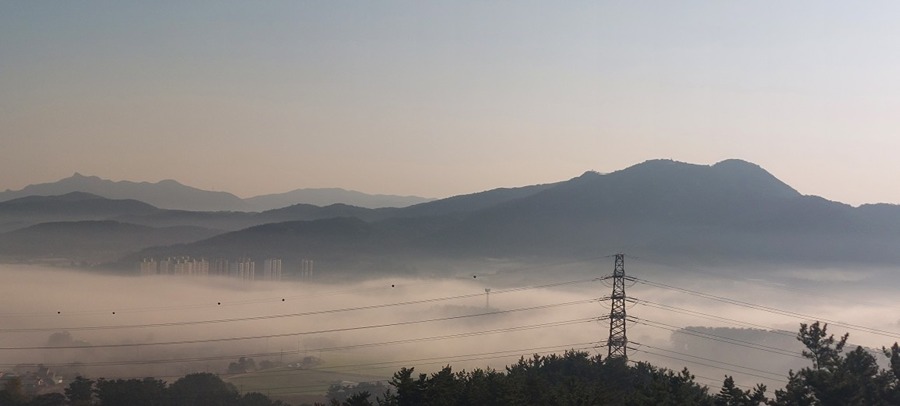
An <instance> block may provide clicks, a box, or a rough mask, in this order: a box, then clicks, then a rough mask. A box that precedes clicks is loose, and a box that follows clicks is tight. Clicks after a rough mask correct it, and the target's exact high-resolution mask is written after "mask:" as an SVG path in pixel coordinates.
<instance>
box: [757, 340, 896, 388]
mask: <svg viewBox="0 0 900 406" xmlns="http://www.w3.org/2000/svg"><path fill="white" fill-rule="evenodd" d="M827 330H828V325H827V324H826V325H820V324H819V322H815V323H813V324H811V325H807V324H801V325H800V332H799V333H798V334H797V340H799V341H800V342H802V343H803V345H804V346H805V347H806V349H805V350H804V351H803V356H804V357H806V358H809V359H810V360H811V361H812V363H813V365H812V367H809V368H804V369H802V370H800V371H799V372H797V373H794V372H793V371H791V372H790V373H789V375H788V384H787V385H786V386H785V388H784V389H781V390H777V391H775V400H773V401H772V402H770V404H771V405H775V406H788V405H790V406H794V405H799V406H807V405H810V406H812V405H816V406H818V405H822V406H831V405H835V406H837V405H841V406H853V405H860V406H864V405H865V406H868V405H897V404H900V385H898V383H900V378H898V373H897V371H898V370H900V348H898V347H897V344H896V343H895V344H894V346H893V347H891V350H888V349H884V351H885V355H887V356H888V357H889V358H890V360H891V371H887V370H882V369H879V367H878V363H877V362H876V359H875V356H873V355H872V354H870V353H869V352H868V351H866V350H865V349H864V348H862V347H856V349H854V350H853V351H851V352H849V353H847V354H844V353H843V350H844V346H845V345H846V343H847V338H848V335H847V334H845V335H844V336H842V337H841V338H839V339H835V337H834V335H833V334H831V335H829V334H828V331H827Z"/></svg>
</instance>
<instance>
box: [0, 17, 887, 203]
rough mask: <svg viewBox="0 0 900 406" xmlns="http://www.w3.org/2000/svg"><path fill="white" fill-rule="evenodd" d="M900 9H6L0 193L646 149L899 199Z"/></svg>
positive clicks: (562, 159)
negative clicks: (86, 179)
mask: <svg viewBox="0 0 900 406" xmlns="http://www.w3.org/2000/svg"><path fill="white" fill-rule="evenodd" d="M898 15H900V3H896V2H886V1H885V2H880V1H876V2H867V3H846V2H837V1H824V2H811V1H800V2H791V3H783V2H715V1H686V2H677V3H673V2H665V1H652V2H644V3H621V2H604V1H600V2H596V1H590V2H589V1H584V2H582V1H572V2H562V3H560V2H541V1H525V2H474V1H473V2H469V1H462V2H416V1H384V2H369V3H340V2H287V1H285V2H265V3H247V2H217V3H201V2H196V3H179V2H134V3H125V2H99V1H86V2H72V3H56V2H2V3H0V55H3V57H2V58H0V173H2V174H3V175H2V176H0V190H6V189H12V190H18V189H21V188H22V187H24V186H26V185H28V184H36V183H46V182H53V181H56V180H59V179H62V178H65V177H69V176H71V175H72V174H73V173H75V172H79V173H81V174H83V175H88V176H99V177H102V178H105V179H111V180H131V181H149V182H157V181H160V180H163V179H175V180H177V181H179V182H181V183H184V184H186V185H189V186H193V187H197V188H201V189H206V190H218V191H226V192H230V193H234V194H236V195H238V196H240V197H250V196H256V195H262V194H269V193H281V192H286V191H289V190H294V189H299V188H322V187H338V188H344V189H351V190H358V191H361V192H365V193H372V194H393V195H417V196H423V197H430V198H442V197H448V196H453V195H458V194H466V193H473V192H478V191H482V190H486V189H492V188H497V187H514V186H524V185H530V184H536V183H547V182H556V181H561V180H565V179H569V178H572V177H575V176H578V175H580V174H581V173H583V172H584V171H588V170H595V171H598V172H613V171H616V170H620V169H623V168H626V167H628V166H631V165H634V164H638V163H640V162H643V161H646V160H649V159H674V160H677V161H683V162H689V163H696V164H705V165H709V164H713V163H716V162H719V161H722V160H725V159H731V158H737V159H743V160H746V161H750V162H753V163H755V164H758V165H760V166H762V167H763V168H764V169H766V170H768V171H769V172H771V173H772V174H773V175H775V176H776V177H778V178H779V179H781V180H782V181H784V182H785V183H787V184H789V185H790V186H792V187H794V188H796V189H797V190H798V191H800V192H801V193H803V194H812V195H819V196H822V197H824V198H827V199H830V200H836V201H841V202H845V203H849V204H853V205H858V204H862V203H878V202H888V203H895V204H898V203H900V188H898V187H896V178H897V177H898V175H900V159H898V158H897V156H898V152H900V116H898V115H897V114H896V112H897V111H900V97H898V95H900V76H898V75H896V72H897V71H900V27H897V25H896V24H895V20H896V16H898Z"/></svg>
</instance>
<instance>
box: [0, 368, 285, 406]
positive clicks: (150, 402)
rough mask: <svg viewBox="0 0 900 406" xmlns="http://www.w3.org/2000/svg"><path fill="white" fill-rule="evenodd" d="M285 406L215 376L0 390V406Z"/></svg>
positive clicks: (13, 384) (18, 384) (81, 380)
mask: <svg viewBox="0 0 900 406" xmlns="http://www.w3.org/2000/svg"><path fill="white" fill-rule="evenodd" d="M201 405H209V406H283V405H284V403H282V402H281V401H273V400H271V399H269V398H268V397H267V396H265V395H263V394H261V393H256V392H251V393H245V394H241V393H240V392H239V391H238V390H237V388H236V387H235V386H234V385H233V384H231V383H228V382H225V381H223V380H222V379H221V378H219V377H218V376H217V375H215V374H211V373H196V374H189V375H186V376H184V377H182V378H180V379H178V380H177V381H175V382H173V383H172V384H171V385H167V384H166V382H165V381H162V380H159V379H154V378H144V379H116V380H107V379H103V378H101V379H97V380H93V379H87V378H83V377H80V376H79V377H77V378H75V380H74V381H72V382H71V383H70V384H69V386H68V387H66V389H65V394H62V393H48V394H43V395H39V396H35V397H33V398H30V399H29V398H28V396H27V395H26V393H25V391H24V390H23V388H22V387H21V382H19V381H17V380H16V379H13V380H11V381H9V382H8V383H7V385H6V388H4V389H3V390H2V391H0V406H201Z"/></svg>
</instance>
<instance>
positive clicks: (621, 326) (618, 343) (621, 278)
mask: <svg viewBox="0 0 900 406" xmlns="http://www.w3.org/2000/svg"><path fill="white" fill-rule="evenodd" d="M612 280H613V288H612V296H610V298H611V299H612V303H611V306H610V310H609V341H607V342H606V346H607V347H608V348H609V355H608V356H607V358H617V357H622V358H623V359H626V360H627V359H628V336H626V335H625V255H624V254H616V268H615V270H614V271H613V277H612Z"/></svg>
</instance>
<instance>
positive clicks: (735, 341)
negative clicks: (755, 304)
mask: <svg viewBox="0 0 900 406" xmlns="http://www.w3.org/2000/svg"><path fill="white" fill-rule="evenodd" d="M631 319H632V320H631V321H632V322H634V323H637V324H642V325H645V326H648V327H655V328H659V329H663V330H668V331H671V332H673V333H681V334H686V335H690V336H694V337H700V338H705V339H708V340H712V341H718V342H721V343H725V344H732V345H737V346H740V347H744V348H751V349H754V350H760V351H766V352H770V353H773V354H778V355H786V356H790V357H795V358H802V359H805V357H803V356H802V355H799V354H797V353H795V352H791V351H787V350H784V349H781V348H778V347H771V346H767V345H762V344H757V343H752V342H749V341H743V340H738V339H736V338H730V337H725V336H720V335H716V334H711V333H706V332H703V331H697V330H694V329H690V328H687V327H677V326H673V325H670V324H665V323H661V322H658V321H651V320H647V319H640V318H637V317H634V316H631Z"/></svg>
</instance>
